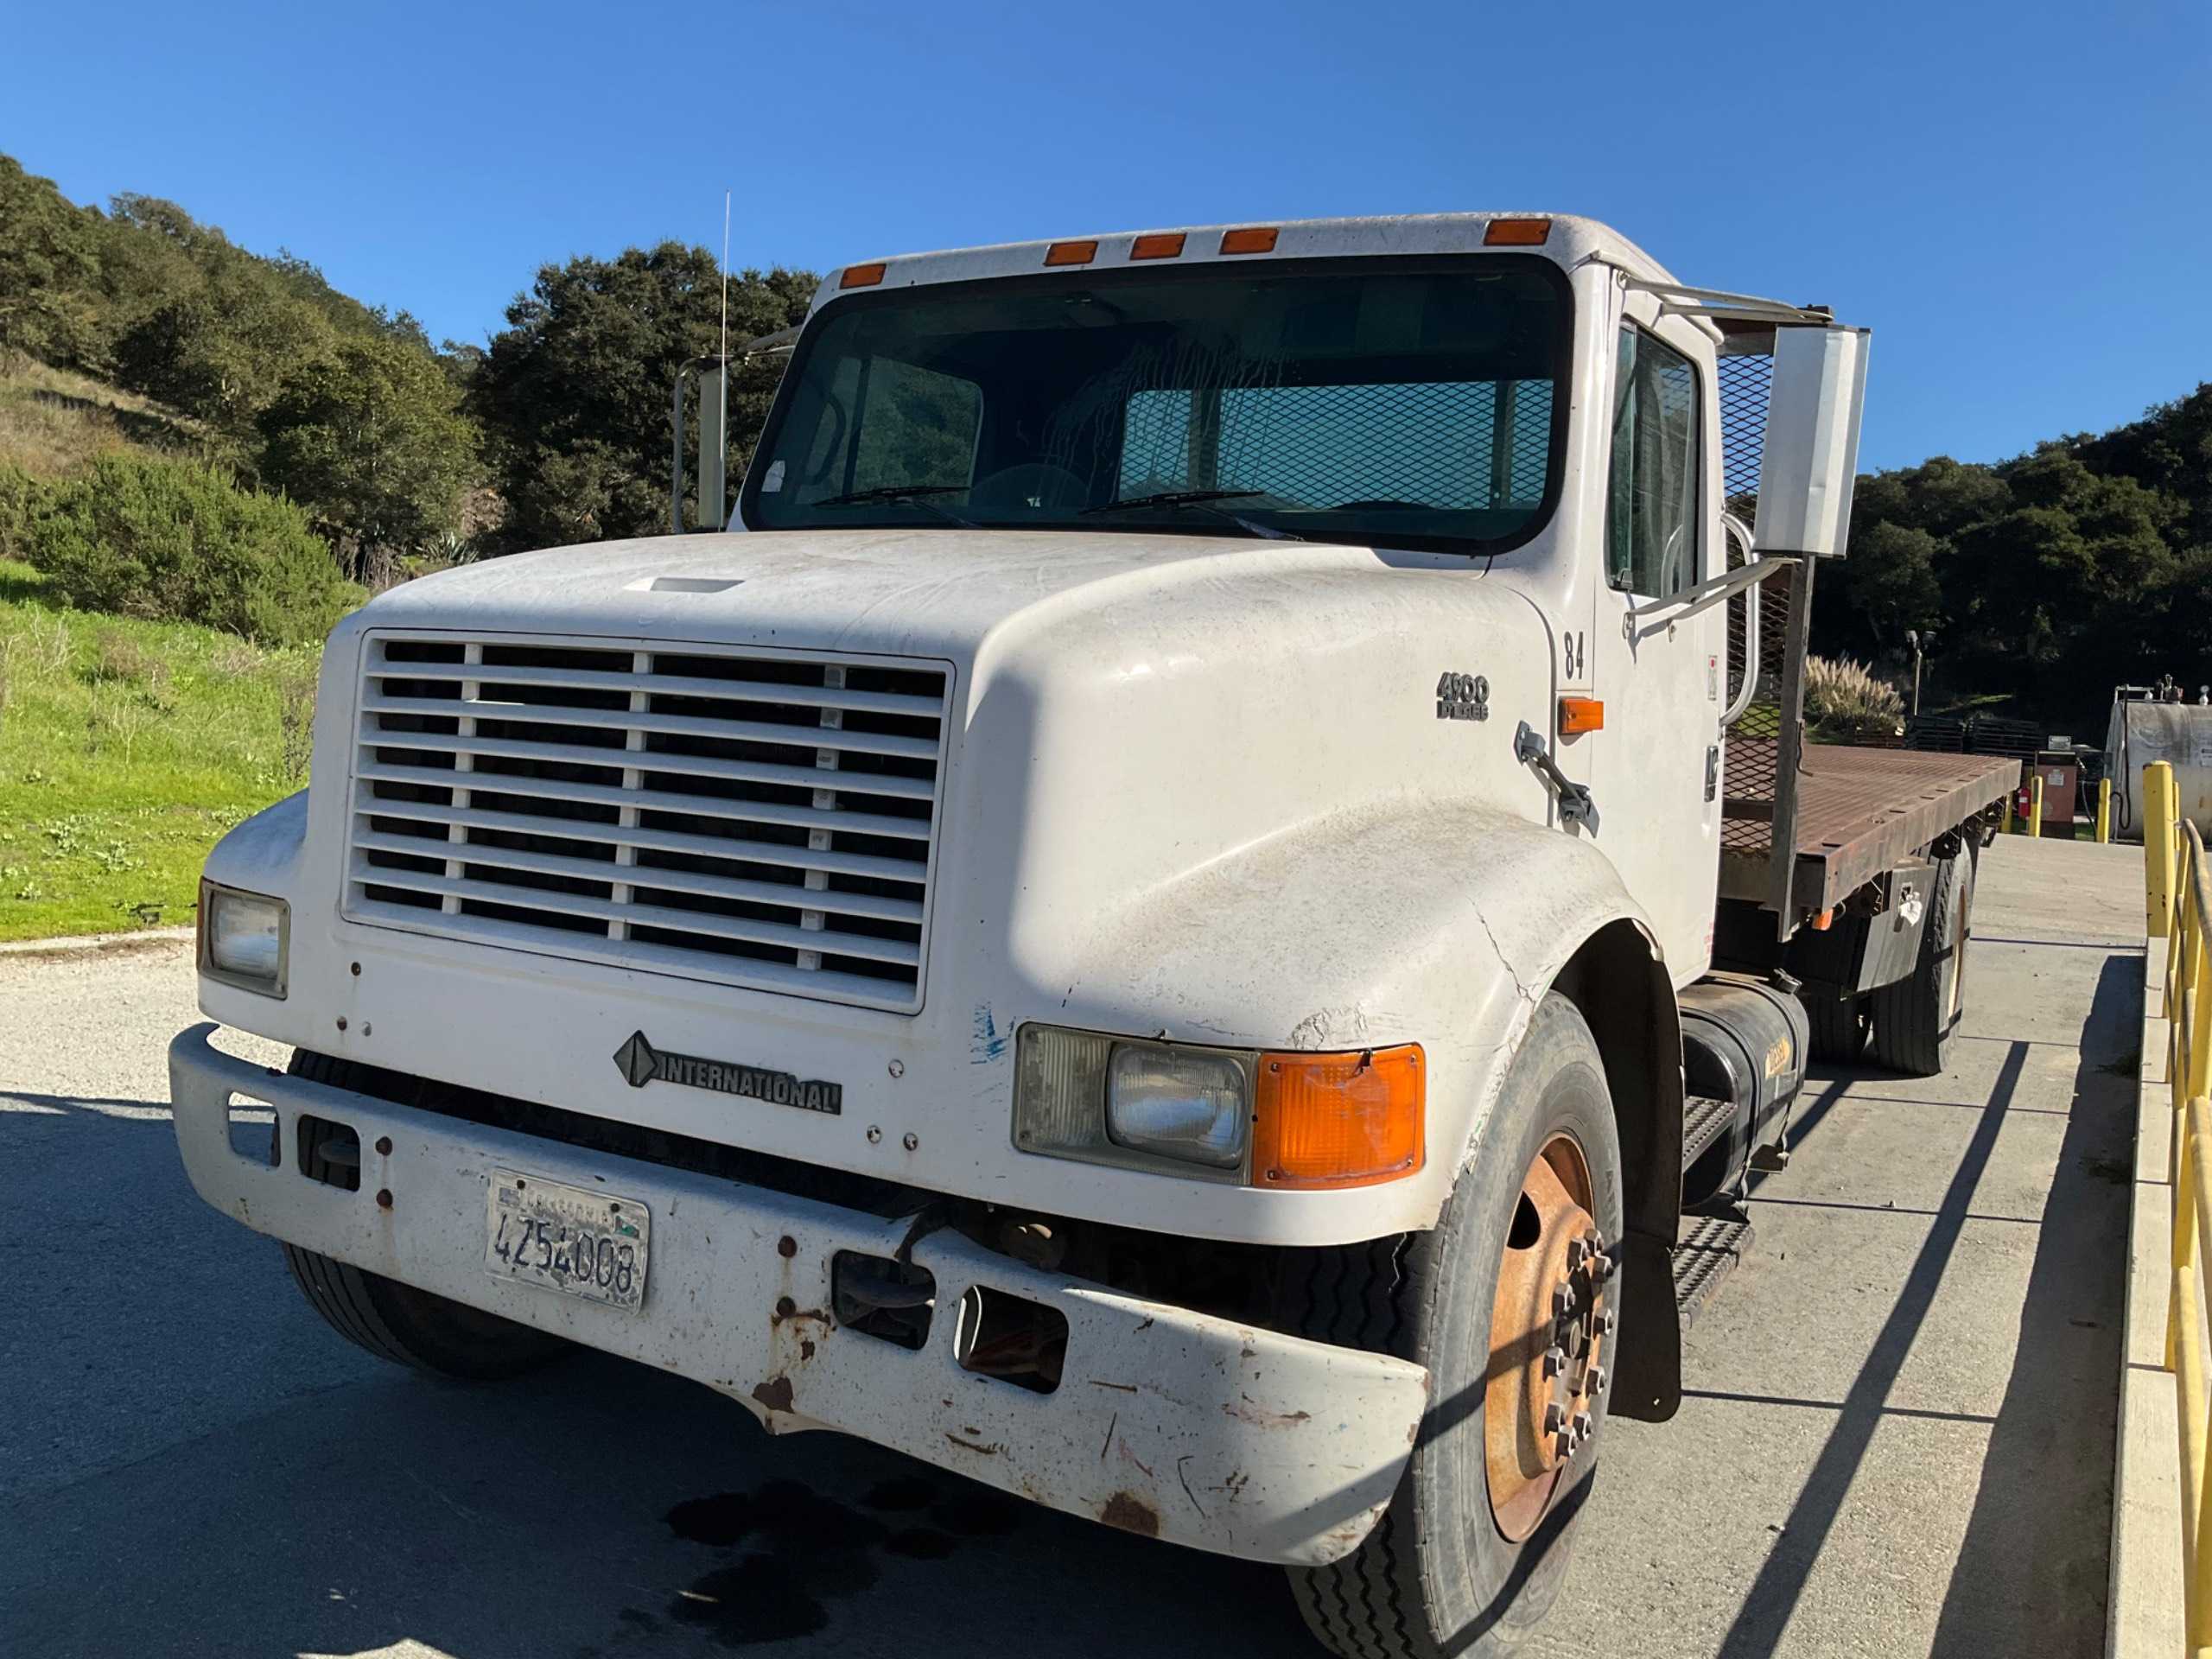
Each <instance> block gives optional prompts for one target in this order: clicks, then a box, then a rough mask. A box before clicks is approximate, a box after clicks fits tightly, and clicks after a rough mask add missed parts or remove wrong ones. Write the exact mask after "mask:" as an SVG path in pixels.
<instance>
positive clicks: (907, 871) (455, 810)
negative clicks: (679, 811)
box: [354, 790, 914, 881]
mask: <svg viewBox="0 0 2212 1659" xmlns="http://www.w3.org/2000/svg"><path fill="white" fill-rule="evenodd" d="M477 792H478V793H479V794H482V793H485V792H486V791H481V790H480V791H477ZM364 810H365V812H366V813H367V816H369V817H372V818H376V819H385V818H405V819H407V820H409V821H410V823H431V824H442V825H444V826H446V827H447V828H448V829H451V828H453V827H454V826H458V827H460V828H461V829H493V830H502V831H505V832H508V833H511V834H515V835H524V836H528V835H537V836H546V837H548V838H551V837H555V836H558V837H560V838H561V839H563V840H564V841H583V842H592V843H593V844H594V845H599V846H612V847H613V848H615V849H618V850H619V849H621V848H624V847H628V848H632V849H639V850H642V851H645V852H659V853H696V852H698V851H699V838H698V837H697V836H687V835H683V834H680V833H678V832H677V831H674V830H658V829H639V827H637V826H636V825H634V824H629V825H617V824H613V823H585V824H584V825H582V827H580V828H579V829H576V830H575V832H574V833H573V834H570V833H569V832H567V831H564V830H563V829H559V828H557V827H555V826H554V825H551V824H549V823H547V821H546V820H545V819H543V818H539V817H529V816H527V815H525V814H523V813H519V812H495V811H493V810H491V809H489V808H487V807H480V806H467V807H456V806H444V805H441V804H438V803H437V802H435V801H402V800H379V801H378V803H377V804H376V805H375V806H374V808H372V809H364ZM354 833H355V834H356V835H357V836H358V835H359V833H360V831H359V829H358V828H357V829H356V830H355V832H354ZM439 844H440V843H439V842H436V841H432V840H429V839H428V838H427V837H426V838H425V839H424V842H423V845H425V846H426V847H435V846H437V845H439ZM472 844H476V843H472ZM409 850H410V851H412V850H413V849H411V848H410V849H409ZM709 856H712V857H715V858H718V859H727V860H728V861H731V862H733V863H744V864H766V865H773V866H775V867H776V868H779V869H792V870H821V871H823V872H824V873H826V874H831V875H862V876H877V877H880V878H882V879H884V880H891V881H911V880H913V868H914V867H913V866H912V864H911V863H909V862H908V861H906V860H905V859H901V858H876V857H873V856H871V855H868V854H867V853H840V852H836V851H835V850H832V849H823V850H821V851H818V852H817V851H815V850H813V849H809V848H806V847H800V846H791V847H783V846H778V845H777V844H776V843H774V842H765V841H756V842H747V843H746V844H745V846H744V847H743V848H742V849H733V850H731V851H729V852H727V853H715V854H711V855H709ZM622 868H631V867H629V866H623V867H622Z"/></svg>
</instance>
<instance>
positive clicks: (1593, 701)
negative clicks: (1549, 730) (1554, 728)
mask: <svg viewBox="0 0 2212 1659" xmlns="http://www.w3.org/2000/svg"><path fill="white" fill-rule="evenodd" d="M1604 730H1605V704H1604V703H1602V702H1599V701H1598V699H1597V698H1595V697H1561V698H1560V700H1559V734H1560V736H1561V737H1580V736H1581V735H1582V734H1583V733H1585V732H1602V731H1604Z"/></svg>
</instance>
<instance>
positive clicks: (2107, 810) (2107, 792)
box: [2097, 778, 2112, 847]
mask: <svg viewBox="0 0 2212 1659" xmlns="http://www.w3.org/2000/svg"><path fill="white" fill-rule="evenodd" d="M2111 839H2112V779H2109V778H2100V779H2097V845H2098V846H2100V847H2101V846H2103V845H2104V844H2105V843H2106V842H2109V841H2110V840H2111Z"/></svg>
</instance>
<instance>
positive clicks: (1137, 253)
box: [1129, 231, 1183, 259]
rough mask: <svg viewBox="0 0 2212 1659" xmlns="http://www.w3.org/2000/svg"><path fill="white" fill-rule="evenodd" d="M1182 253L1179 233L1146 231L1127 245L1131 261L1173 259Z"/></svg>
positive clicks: (1181, 235) (1180, 234) (1181, 239)
mask: <svg viewBox="0 0 2212 1659" xmlns="http://www.w3.org/2000/svg"><path fill="white" fill-rule="evenodd" d="M1182 251H1183V232H1180V231H1147V232H1145V234H1144V235H1142V236H1141V237H1139V238H1137V239H1136V240H1135V241H1134V242H1132V243H1130V244H1129V257H1130V258H1132V259H1174V258H1178V257H1180V256H1181V254H1182Z"/></svg>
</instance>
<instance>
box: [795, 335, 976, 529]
mask: <svg viewBox="0 0 2212 1659" xmlns="http://www.w3.org/2000/svg"><path fill="white" fill-rule="evenodd" d="M855 404H857V405H858V408H857V410H856V412H853V413H850V414H849V413H848V411H850V410H854V406H855ZM982 420H983V393H982V388H981V387H980V386H978V385H976V383H975V382H974V381H972V380H963V379H962V378H960V377H959V376H957V375H951V374H939V373H938V372H937V371H935V370H934V369H925V368H919V367H918V366H916V365H913V364H912V363H902V362H900V361H899V359H896V358H889V357H874V358H868V359H865V360H861V359H846V361H844V362H842V363H841V364H839V365H837V373H836V378H835V381H834V384H833V386H832V389H831V391H830V394H829V398H828V399H827V401H826V404H825V407H824V408H823V410H822V412H821V414H820V416H819V418H818V424H817V427H816V429H815V435H814V439H813V441H812V442H811V443H810V444H809V446H808V454H807V456H806V460H805V462H804V472H803V474H802V475H801V476H802V478H803V480H804V483H805V485H806V486H808V487H807V488H806V490H805V493H804V495H803V497H802V498H801V499H804V500H819V499H822V498H823V497H825V496H830V495H838V494H842V493H846V492H849V491H852V490H874V489H892V488H899V487H901V486H906V487H912V488H916V489H925V488H930V487H932V486H935V487H939V488H952V489H965V488H967V487H968V482H969V474H970V473H971V472H972V471H973V470H974V467H975V461H976V434H977V432H978V430H979V429H981V427H982Z"/></svg>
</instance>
